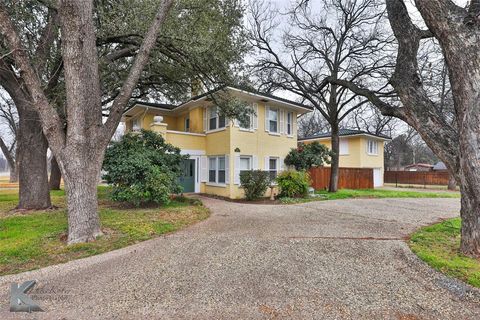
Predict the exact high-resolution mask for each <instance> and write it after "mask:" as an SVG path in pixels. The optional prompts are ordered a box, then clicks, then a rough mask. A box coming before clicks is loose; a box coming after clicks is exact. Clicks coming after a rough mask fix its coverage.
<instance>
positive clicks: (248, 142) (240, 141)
mask: <svg viewBox="0 0 480 320" xmlns="http://www.w3.org/2000/svg"><path fill="white" fill-rule="evenodd" d="M265 111H266V109H265V104H258V115H257V116H258V129H257V130H256V131H253V132H250V131H244V130H242V129H240V128H238V127H232V128H231V130H232V134H231V149H230V154H231V156H230V159H231V160H230V162H231V168H233V165H234V163H233V162H234V159H235V156H236V155H240V156H253V155H255V156H257V158H258V168H257V169H261V170H264V169H265V157H270V156H271V157H278V158H279V159H280V166H281V167H280V169H281V168H282V166H283V159H284V158H285V157H286V156H287V154H288V153H289V152H290V150H291V149H293V148H296V147H297V136H296V132H297V130H296V120H295V119H296V113H295V112H294V117H293V119H294V127H293V132H294V135H293V136H291V137H290V136H287V135H285V134H283V133H282V134H280V135H274V134H270V133H268V132H267V131H266V129H265V116H266V114H265V113H266V112H265ZM236 148H239V149H240V153H235V149H236ZM254 169H255V168H254ZM230 171H231V172H230V175H231V177H230V181H234V174H235V172H234V170H230ZM243 196H244V192H243V189H242V188H240V186H239V185H235V184H233V185H232V186H231V198H242V197H243ZM266 196H270V190H267V193H266Z"/></svg>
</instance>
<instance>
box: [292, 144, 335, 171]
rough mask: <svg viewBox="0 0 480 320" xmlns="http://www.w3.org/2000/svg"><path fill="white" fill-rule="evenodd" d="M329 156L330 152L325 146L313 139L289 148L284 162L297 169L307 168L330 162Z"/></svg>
mask: <svg viewBox="0 0 480 320" xmlns="http://www.w3.org/2000/svg"><path fill="white" fill-rule="evenodd" d="M331 156H332V152H331V151H330V150H329V149H328V148H327V147H326V146H324V145H323V144H320V143H319V142H318V141H314V142H312V143H309V144H304V145H301V146H299V147H298V148H297V149H292V150H290V152H289V153H288V154H287V156H286V157H285V164H286V165H287V166H293V167H295V169H297V170H308V169H310V168H312V167H319V166H323V165H324V164H325V163H327V164H328V163H330V157H331Z"/></svg>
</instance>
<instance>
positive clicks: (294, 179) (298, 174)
mask: <svg viewBox="0 0 480 320" xmlns="http://www.w3.org/2000/svg"><path fill="white" fill-rule="evenodd" d="M277 183H278V187H279V188H280V197H288V198H296V197H306V196H307V195H308V188H309V187H310V176H309V174H308V173H307V172H306V171H297V170H287V171H283V172H282V173H280V174H279V175H278V176H277Z"/></svg>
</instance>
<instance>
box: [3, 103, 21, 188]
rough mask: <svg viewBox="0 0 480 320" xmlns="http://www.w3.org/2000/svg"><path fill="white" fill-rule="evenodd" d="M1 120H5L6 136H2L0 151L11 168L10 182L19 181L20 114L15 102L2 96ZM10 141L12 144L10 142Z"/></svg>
mask: <svg viewBox="0 0 480 320" xmlns="http://www.w3.org/2000/svg"><path fill="white" fill-rule="evenodd" d="M0 119H1V120H3V121H2V122H3V125H4V126H5V127H6V128H5V132H4V133H5V135H6V136H7V137H9V138H6V137H5V135H2V136H0V149H1V150H2V152H3V155H4V156H5V159H6V160H7V163H8V166H9V168H10V182H17V181H18V169H17V161H16V144H17V131H18V114H17V111H16V108H15V105H14V104H13V102H12V101H11V100H10V99H8V98H6V97H4V96H3V95H2V94H0ZM9 141H10V142H9Z"/></svg>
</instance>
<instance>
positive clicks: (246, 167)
mask: <svg viewBox="0 0 480 320" xmlns="http://www.w3.org/2000/svg"><path fill="white" fill-rule="evenodd" d="M250 170H252V157H248V156H241V157H240V173H242V172H243V171H250Z"/></svg>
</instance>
